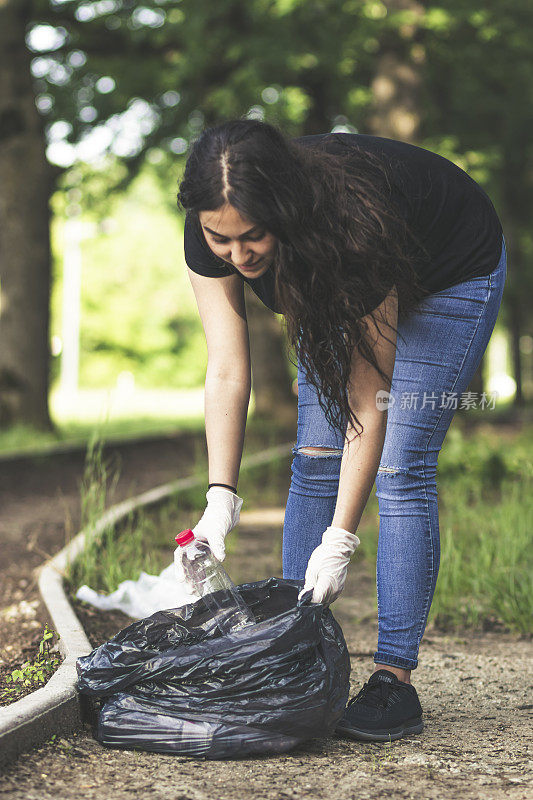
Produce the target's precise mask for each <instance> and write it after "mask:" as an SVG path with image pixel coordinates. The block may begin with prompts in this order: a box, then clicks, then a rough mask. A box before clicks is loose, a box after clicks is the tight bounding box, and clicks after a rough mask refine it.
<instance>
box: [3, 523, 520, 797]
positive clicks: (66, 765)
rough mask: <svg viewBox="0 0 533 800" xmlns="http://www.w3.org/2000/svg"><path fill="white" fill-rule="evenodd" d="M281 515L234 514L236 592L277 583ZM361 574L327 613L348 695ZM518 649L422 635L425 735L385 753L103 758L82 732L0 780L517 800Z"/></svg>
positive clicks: (17, 792)
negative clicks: (344, 650)
mask: <svg viewBox="0 0 533 800" xmlns="http://www.w3.org/2000/svg"><path fill="white" fill-rule="evenodd" d="M283 513H284V510H283V509H278V510H277V511H276V510H270V511H269V512H268V517H266V516H264V515H262V516H258V515H257V514H256V515H255V516H254V515H252V514H251V513H247V514H245V513H244V512H243V514H242V516H241V524H240V526H239V528H238V533H237V532H235V534H232V535H235V536H236V535H239V536H240V542H241V543H240V546H239V547H238V548H237V549H236V552H235V553H234V554H230V555H229V556H228V559H227V567H228V570H229V571H230V574H232V576H233V577H234V579H235V580H236V581H237V582H244V581H245V580H259V579H261V578H264V577H267V576H269V575H274V574H280V555H281V526H282V521H283ZM373 593H374V583H373V579H372V577H371V574H370V569H369V568H368V566H365V565H364V564H362V563H359V562H357V563H356V564H353V565H352V567H351V570H350V573H349V579H348V582H347V585H346V588H345V591H344V593H343V595H342V596H341V598H340V599H339V600H338V601H337V602H336V603H335V604H334V606H333V613H334V614H335V616H336V617H337V619H338V620H339V622H340V623H341V625H342V627H343V630H344V634H345V637H346V641H347V644H348V648H349V651H350V656H351V663H352V692H355V691H356V690H358V689H359V688H360V686H361V685H362V682H363V681H364V680H366V679H367V678H368V676H369V674H370V672H371V669H372V653H373V651H374V649H375V645H376V641H375V637H376V630H375V625H376V622H375V620H376V612H375V601H374V594H373ZM532 651H533V647H532V644H531V642H530V641H528V640H525V639H519V638H517V637H513V636H509V635H501V634H481V635H476V636H472V635H468V636H467V637H465V636H444V635H442V634H439V633H438V632H437V631H435V630H431V629H428V630H427V632H426V636H425V638H424V641H423V644H422V648H421V651H420V665H419V667H418V669H417V670H416V671H415V672H414V673H413V683H414V684H415V686H416V688H417V691H418V693H419V696H420V699H421V702H422V707H423V709H424V719H425V725H426V727H425V730H424V732H423V733H422V734H421V735H419V736H413V737H411V738H406V739H400V740H398V741H397V742H393V743H392V744H391V745H383V744H367V743H362V742H356V741H353V740H348V739H342V738H340V737H337V736H333V737H332V738H328V739H314V740H312V741H310V742H308V743H307V744H306V745H305V746H302V747H299V748H298V749H297V750H293V751H292V752H290V753H287V754H285V755H281V756H274V757H262V758H246V759H243V760H234V761H211V762H210V761H196V760H193V759H189V758H185V757H182V756H181V757H180V756H163V755H157V754H153V753H143V752H134V751H131V752H127V751H118V750H117V751H115V750H109V749H105V748H103V747H102V746H101V745H99V744H98V743H97V742H96V741H95V740H94V739H93V738H92V737H91V734H90V731H88V730H87V731H85V732H83V733H82V734H80V735H78V736H74V737H71V738H68V739H65V740H59V741H56V742H53V743H49V744H47V745H46V746H44V747H42V748H40V749H38V750H36V751H33V752H32V753H28V754H25V755H23V756H21V757H20V759H19V760H18V762H16V764H14V765H12V766H11V767H10V768H8V769H7V770H6V771H5V773H4V775H3V776H2V777H0V794H3V795H5V796H6V797H9V798H13V800H34V798H35V800H37V798H38V799H39V800H47V798H54V800H57V799H58V798H60V800H78V798H80V797H83V798H86V799H87V800H102V798H108V797H113V798H117V800H126V798H128V800H130V798H131V797H132V796H137V797H141V798H144V797H150V798H153V800H170V799H172V800H243V799H244V798H250V800H252V799H253V800H278V798H279V799H280V800H296V799H298V800H311V799H313V800H315V798H316V800H318V798H324V797H328V798H330V800H351V799H352V798H353V800H355V799H356V798H357V800H367V799H368V800H370V799H374V798H376V800H377V798H380V799H381V798H386V797H388V798H393V800H395V799H396V798H398V799H399V798H416V800H433V798H435V800H443V798H444V799H447V798H450V800H452V798H453V800H456V798H461V800H473V799H474V798H476V800H477V799H478V798H479V800H481V798H483V799H484V798H489V799H490V800H499V798H502V800H503V799H504V798H505V799H506V800H526V798H529V797H531V796H532V791H533V786H532V782H533V781H532V774H531V771H529V772H528V760H527V759H528V755H527V750H528V745H529V742H530V739H531V735H530V730H531V728H530V716H529V715H530V710H531V705H530V704H531V695H530V689H531V678H532V674H531V667H530V664H531V662H532V659H531V656H532Z"/></svg>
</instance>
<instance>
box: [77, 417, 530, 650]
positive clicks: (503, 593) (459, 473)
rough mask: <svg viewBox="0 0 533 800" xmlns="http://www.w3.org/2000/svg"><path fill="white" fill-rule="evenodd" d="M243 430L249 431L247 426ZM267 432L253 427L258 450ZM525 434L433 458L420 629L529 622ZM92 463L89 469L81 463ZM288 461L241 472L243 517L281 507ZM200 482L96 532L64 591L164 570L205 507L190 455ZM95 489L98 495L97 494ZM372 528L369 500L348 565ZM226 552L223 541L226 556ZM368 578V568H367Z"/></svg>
mask: <svg viewBox="0 0 533 800" xmlns="http://www.w3.org/2000/svg"><path fill="white" fill-rule="evenodd" d="M249 430H252V426H250V428H249ZM267 431H268V427H263V428H261V427H260V426H259V427H257V428H256V434H257V435H258V436H259V437H260V436H261V435H262V436H264V437H265V443H264V445H263V446H268V445H269V444H271V442H270V441H267ZM532 445H533V427H531V428H529V429H527V430H525V431H523V432H521V433H520V434H517V435H516V436H515V437H514V438H512V439H508V440H505V441H503V440H501V439H499V438H498V437H497V436H495V435H494V432H492V431H490V430H489V431H485V432H479V433H477V434H476V435H475V436H474V437H472V438H470V439H469V438H466V437H465V436H464V434H463V433H462V432H461V431H460V430H459V429H457V428H455V429H451V430H450V431H449V434H448V437H447V439H446V442H445V446H444V448H443V451H442V453H441V456H440V459H439V470H438V473H437V482H438V489H439V512H440V514H439V517H440V531H441V564H440V572H439V579H438V582H437V589H436V592H435V597H434V600H433V604H432V608H431V611H430V617H429V621H430V622H431V621H433V622H435V624H436V625H437V626H438V627H440V628H442V629H445V630H458V629H464V628H465V627H466V628H469V629H484V628H487V627H500V629H501V626H504V627H505V628H506V629H509V630H511V631H515V632H519V633H524V634H525V633H530V632H531V630H532V625H531V620H532V618H533V616H532V611H533V600H532V598H533V591H532V590H533V585H532V583H533V581H532V575H533V553H532V548H531V543H530V539H531V536H530V532H531V530H532V529H533V491H532V490H533V462H532V460H531V456H530V453H531V448H532ZM99 458H100V459H101V451H100V456H99V455H98V449H93V450H92V456H90V457H89V458H88V467H87V479H86V480H85V482H84V489H83V492H82V494H83V496H84V508H85V511H84V515H85V520H86V522H87V524H90V522H91V520H94V519H96V518H97V517H98V516H99V515H100V513H101V510H102V508H103V505H104V504H105V501H104V500H103V498H102V496H101V492H102V486H104V485H105V484H106V483H109V480H110V477H109V475H108V474H106V472H105V467H104V465H102V463H101V461H100V462H99ZM91 459H92V462H93V464H92V466H90V464H91ZM290 462H291V457H290V454H289V455H288V456H287V457H286V458H282V459H277V460H275V461H273V462H271V463H270V464H265V465H262V466H260V467H254V468H251V469H249V470H245V469H241V474H240V478H239V487H238V489H239V494H240V496H241V497H244V498H245V501H246V508H248V509H252V508H258V507H263V508H264V507H272V506H278V507H279V506H284V505H285V503H286V501H287V495H288V490H289V484H290ZM191 472H194V473H196V474H198V475H202V476H203V477H204V478H205V481H204V484H203V485H202V486H201V487H198V488H196V489H191V490H187V491H184V492H181V493H180V495H179V497H175V498H172V499H171V500H169V501H168V502H167V503H166V504H165V505H164V506H162V507H161V508H160V509H159V510H158V511H157V512H154V511H152V512H150V513H149V514H147V513H141V514H138V515H136V516H135V517H132V518H130V519H129V520H128V522H127V523H126V525H124V526H122V528H121V530H120V531H119V532H118V534H117V533H115V532H113V531H112V530H109V531H104V532H103V534H102V535H101V536H100V537H99V539H98V541H93V542H92V543H91V544H90V546H89V547H88V548H87V551H86V553H85V554H84V556H83V558H82V559H80V560H79V561H78V562H76V564H74V565H73V566H72V572H71V574H70V579H71V582H72V585H73V587H74V588H77V587H78V586H79V585H80V584H81V583H88V585H90V586H91V587H92V588H95V589H103V590H105V591H112V590H114V589H115V588H116V587H117V585H118V583H120V581H121V580H124V579H126V578H134V579H136V578H137V577H138V575H139V572H140V571H141V569H144V570H145V571H146V572H151V573H152V574H157V573H158V572H159V571H160V570H161V569H162V568H163V567H164V566H166V565H167V564H168V563H170V560H171V557H172V550H173V538H174V536H175V534H176V532H179V531H180V530H182V529H183V528H185V527H192V526H193V525H194V524H196V522H197V521H198V519H199V518H200V516H201V514H202V513H203V509H204V508H205V491H206V485H207V463H206V459H205V453H204V452H203V451H202V452H200V450H199V451H198V453H197V456H196V458H195V465H194V467H193V468H192V469H191ZM98 487H100V488H98ZM378 525H379V516H378V502H377V498H376V497H375V493H374V491H373V492H372V494H371V496H370V498H369V502H368V504H367V507H366V509H365V512H364V515H363V519H362V520H361V525H360V529H359V533H360V538H361V547H360V548H359V549H358V551H357V555H356V557H357V558H361V557H363V558H364V559H366V560H367V562H368V563H369V564H371V565H374V564H375V558H376V552H377V532H378ZM232 546H233V543H232V540H231V537H230V538H229V539H228V551H229V552H231V548H232ZM372 571H373V567H372Z"/></svg>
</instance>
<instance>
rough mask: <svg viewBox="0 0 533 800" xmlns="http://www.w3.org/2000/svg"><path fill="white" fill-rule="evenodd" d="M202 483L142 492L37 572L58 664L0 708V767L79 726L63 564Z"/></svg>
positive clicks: (81, 639) (276, 451)
mask: <svg viewBox="0 0 533 800" xmlns="http://www.w3.org/2000/svg"><path fill="white" fill-rule="evenodd" d="M293 444H294V443H293V442H288V443H286V444H281V445H276V446H274V447H270V448H268V449H267V450H263V451H262V452H260V453H256V454H254V455H251V456H248V457H247V458H245V459H243V462H242V465H241V470H245V469H250V468H251V467H257V466H259V465H261V464H266V463H268V462H269V461H273V460H274V459H276V458H279V457H282V456H286V455H288V454H289V453H290V452H291V450H292V447H293ZM204 483H205V477H204V476H203V475H202V476H190V477H188V478H180V479H179V480H176V481H172V482H171V483H166V484H163V485H161V486H157V487H155V488H154V489H150V490H149V491H148V492H143V493H142V494H140V495H137V496H136V497H132V498H130V499H129V500H125V501H124V502H122V503H118V504H117V505H115V506H112V507H111V508H109V509H108V510H107V511H106V512H105V513H104V514H103V515H102V517H101V518H100V519H99V520H98V522H97V523H96V525H95V526H94V528H92V529H91V530H86V531H80V533H78V534H77V535H76V536H75V537H74V539H72V541H71V542H70V543H69V544H68V545H67V546H66V547H64V548H63V549H62V550H61V551H60V552H59V553H58V554H57V555H56V556H54V558H52V559H51V560H50V561H47V562H46V563H45V564H44V565H43V567H41V569H40V571H39V593H40V595H41V598H42V600H43V602H44V604H45V606H46V609H47V611H48V614H49V616H50V619H51V622H52V626H53V628H54V629H55V630H56V631H57V633H58V634H59V636H60V639H59V649H60V652H61V655H62V656H63V659H64V660H63V662H62V664H61V666H60V667H59V669H58V670H57V671H56V672H55V673H54V675H52V677H51V678H50V680H49V681H48V683H47V684H46V685H45V686H43V687H42V688H41V689H37V690H36V691H35V692H32V693H31V694H29V695H26V697H23V698H21V699H20V700H17V701H16V702H15V703H12V704H11V705H9V706H5V707H3V708H0V766H3V765H4V764H6V763H8V762H9V761H12V760H13V759H15V758H16V757H17V756H18V755H19V754H20V753H22V752H24V751H25V750H28V749H29V748H31V747H34V746H36V745H39V744H42V743H43V742H45V741H47V740H48V739H50V737H51V736H52V735H53V734H58V735H66V734H68V733H70V732H72V731H73V730H76V729H78V728H80V727H81V723H82V708H81V704H80V698H79V695H78V692H77V689H76V681H77V674H76V661H77V659H78V658H79V657H80V656H83V655H87V654H88V653H90V652H91V650H92V649H93V648H92V647H91V645H90V643H89V640H88V639H87V636H86V634H85V631H84V630H83V627H82V626H81V623H80V622H79V620H78V618H77V617H76V614H75V613H74V610H73V608H72V606H71V605H70V602H69V600H68V597H67V594H66V592H65V589H64V586H63V576H64V574H65V570H66V567H67V565H68V563H69V561H72V560H73V559H74V558H76V557H77V556H78V555H80V553H82V552H83V549H84V547H85V544H86V542H87V540H88V539H92V538H93V537H94V536H96V535H98V534H99V533H100V532H101V531H102V530H103V529H104V528H105V527H106V526H108V525H110V524H111V525H116V524H117V523H118V522H120V521H121V520H123V519H124V518H125V517H127V516H128V514H130V513H131V512H132V511H135V510H137V509H139V508H149V507H150V506H154V505H157V504H158V503H161V502H162V501H164V500H166V499H167V498H168V497H169V496H171V495H172V494H175V493H176V492H178V491H183V490H184V489H192V488H195V487H197V486H201V485H202V484H204Z"/></svg>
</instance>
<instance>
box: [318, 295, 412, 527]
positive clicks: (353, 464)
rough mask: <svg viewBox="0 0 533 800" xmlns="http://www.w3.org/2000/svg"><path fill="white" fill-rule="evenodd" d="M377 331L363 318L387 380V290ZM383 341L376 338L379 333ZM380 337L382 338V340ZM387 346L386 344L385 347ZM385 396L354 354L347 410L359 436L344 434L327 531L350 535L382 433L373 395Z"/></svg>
mask: <svg viewBox="0 0 533 800" xmlns="http://www.w3.org/2000/svg"><path fill="white" fill-rule="evenodd" d="M375 315H376V318H377V320H378V322H379V327H377V326H376V324H375V323H374V322H373V321H372V319H371V317H365V318H364V321H365V322H366V323H367V331H368V332H367V340H368V342H369V343H370V345H371V346H372V349H373V352H374V354H375V356H376V360H377V362H378V364H379V365H380V367H381V369H382V370H383V371H384V372H385V373H386V374H387V375H389V376H390V377H391V378H392V373H393V369H394V361H395V357H396V332H395V330H394V329H392V330H391V328H389V327H388V325H387V324H384V323H388V324H389V325H392V326H393V328H396V327H397V324H398V298H397V294H396V289H393V290H392V291H391V292H390V293H389V294H388V295H387V297H386V298H385V300H384V301H383V302H382V303H381V305H379V306H378V308H377V309H376V311H375ZM381 332H382V333H383V334H384V335H382V333H381ZM385 337H386V338H385ZM387 340H390V341H387ZM380 390H384V391H387V392H388V390H389V387H388V386H386V385H385V383H384V382H383V379H382V378H381V377H380V375H379V373H378V372H377V371H376V370H375V369H374V367H373V366H372V365H371V364H369V363H368V361H366V359H364V358H363V357H362V356H361V355H360V353H359V352H358V350H357V348H356V349H355V351H354V353H353V357H352V367H351V380H350V386H349V393H348V394H349V400H350V405H351V407H352V409H353V411H354V412H355V414H356V415H357V418H358V419H359V420H360V422H361V423H362V425H363V428H364V430H363V433H362V434H361V436H360V437H357V436H356V432H355V431H354V429H353V427H352V426H351V425H348V427H347V430H346V439H345V444H344V451H343V455H342V460H341V471H340V478H339V488H338V493H337V503H336V506H335V513H334V516H333V521H332V523H331V525H332V526H335V527H338V528H343V529H344V530H346V531H349V532H350V533H355V532H356V530H357V527H358V525H359V522H360V520H361V516H362V514H363V511H364V509H365V506H366V503H367V501H368V498H369V496H370V492H371V490H372V486H373V484H374V480H375V478H376V475H377V471H378V467H379V462H380V460H381V453H382V451H383V444H384V441H385V431H386V427H387V410H386V404H384V409H383V410H381V408H378V405H377V403H376V395H377V392H378V391H380Z"/></svg>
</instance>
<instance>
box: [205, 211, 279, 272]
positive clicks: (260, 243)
mask: <svg viewBox="0 0 533 800" xmlns="http://www.w3.org/2000/svg"><path fill="white" fill-rule="evenodd" d="M198 218H199V220H200V224H201V226H202V229H203V231H204V235H205V240H206V242H207V244H208V245H209V247H210V248H211V250H212V251H213V253H214V254H215V255H216V256H218V257H219V258H222V259H223V260H224V261H228V262H229V263H230V264H232V265H233V266H234V267H235V268H236V269H237V270H238V271H239V272H240V273H241V275H245V276H246V277H247V278H260V277H261V275H264V274H265V272H266V271H267V269H268V268H269V267H270V266H271V264H272V261H273V258H274V253H275V251H276V247H277V239H276V237H275V236H273V235H272V234H270V233H268V231H266V230H265V228H263V227H261V226H260V225H256V224H255V223H254V222H251V221H250V220H247V219H245V218H244V217H241V215H240V214H239V212H238V211H237V210H236V209H235V208H233V206H231V205H230V204H229V203H225V204H224V205H223V206H221V207H220V208H217V209H216V210H215V211H200V212H199V214H198Z"/></svg>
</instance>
